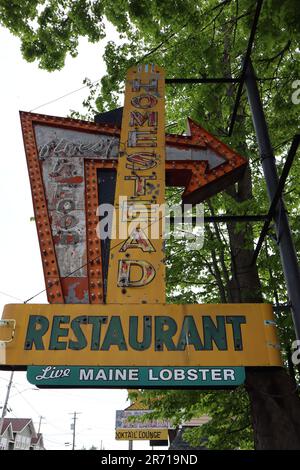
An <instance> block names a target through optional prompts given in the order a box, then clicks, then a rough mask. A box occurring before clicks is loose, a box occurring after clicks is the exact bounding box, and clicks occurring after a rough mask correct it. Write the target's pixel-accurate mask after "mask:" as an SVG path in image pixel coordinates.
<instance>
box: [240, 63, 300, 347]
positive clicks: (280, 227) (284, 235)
mask: <svg viewBox="0 0 300 470" xmlns="http://www.w3.org/2000/svg"><path fill="white" fill-rule="evenodd" d="M245 85H246V89H247V95H248V101H249V104H250V108H251V113H252V120H253V125H254V128H255V133H256V139H257V143H258V147H259V152H260V157H261V162H262V167H263V172H264V176H265V180H266V184H267V190H268V196H269V200H270V202H272V200H273V198H274V196H275V193H276V190H277V187H278V181H279V179H278V174H277V169H276V164H275V157H274V153H273V148H272V144H271V141H270V137H269V131H268V126H267V122H266V118H265V115H264V111H263V106H262V102H261V99H260V95H259V91H258V87H257V82H256V77H255V73H254V69H253V66H252V63H251V60H249V62H248V67H247V72H246V76H245ZM274 222H275V227H276V235H277V243H278V247H279V252H280V257H281V264H282V267H283V273H284V277H285V282H286V285H287V290H288V296H289V301H290V303H291V311H292V315H293V321H294V326H295V332H296V337H297V339H300V270H299V265H298V260H297V254H296V250H295V247H294V243H293V239H292V235H291V230H290V227H289V221H288V217H287V214H286V210H285V207H284V204H283V201H282V198H281V197H280V199H279V201H278V204H277V207H276V210H275V213H274Z"/></svg>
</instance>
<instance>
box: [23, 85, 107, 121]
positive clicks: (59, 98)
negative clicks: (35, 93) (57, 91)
mask: <svg viewBox="0 0 300 470" xmlns="http://www.w3.org/2000/svg"><path fill="white" fill-rule="evenodd" d="M100 80H101V78H98V80H95V81H93V82H91V83H89V84H88V85H84V86H82V87H80V88H77V89H76V90H73V91H70V92H69V93H66V94H65V95H62V96H59V97H58V98H54V99H53V100H51V101H47V102H46V103H43V104H40V105H39V106H37V107H36V108H33V109H30V111H29V112H30V113H32V112H33V111H36V110H37V109H40V108H43V107H44V106H47V105H48V104H52V103H56V101H59V100H62V99H63V98H66V97H67V96H70V95H73V94H74V93H77V92H78V91H80V90H84V88H88V87H89V86H90V85H94V84H95V83H97V82H99V81H100Z"/></svg>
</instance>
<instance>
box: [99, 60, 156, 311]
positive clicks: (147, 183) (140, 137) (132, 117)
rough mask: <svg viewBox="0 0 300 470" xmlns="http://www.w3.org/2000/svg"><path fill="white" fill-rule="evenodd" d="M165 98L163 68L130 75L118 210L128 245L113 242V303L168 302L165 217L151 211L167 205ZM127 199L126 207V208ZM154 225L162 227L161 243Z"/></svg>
mask: <svg viewBox="0 0 300 470" xmlns="http://www.w3.org/2000/svg"><path fill="white" fill-rule="evenodd" d="M164 95H165V93H164V72H163V70H162V69H160V68H158V67H157V66H154V65H151V66H149V68H146V67H142V66H138V67H133V68H132V69H130V70H129V71H128V73H127V77H126V90H125V105H124V111H123V119H122V130H121V138H120V156H119V162H118V173H117V183H116V192H115V204H114V205H115V208H116V209H117V210H116V214H115V224H116V226H117V231H118V230H119V222H118V221H119V219H120V214H119V212H120V211H122V220H123V221H124V222H125V223H127V227H129V230H128V238H127V239H126V240H123V239H122V238H119V237H118V238H117V239H116V240H113V241H112V242H111V248H110V263H109V272H108V290H107V303H124V302H125V303H140V302H147V303H162V302H164V301H165V289H164V285H165V280H164V278H165V266H164V261H163V258H164V251H163V233H162V221H161V219H162V218H163V216H164V214H163V213H162V214H161V215H160V217H159V211H158V210H156V211H155V212H154V213H153V210H152V211H151V209H152V208H153V207H154V206H155V208H156V209H158V208H160V207H162V205H163V204H164V202H165V122H164ZM124 196H126V197H127V201H126V208H125V206H124V205H122V203H120V200H121V198H124ZM127 206H129V207H130V208H131V211H128V210H127ZM133 208H134V210H132V209H133ZM124 209H125V210H124ZM150 211H151V214H150ZM141 213H142V214H143V216H142V217H141V216H140V214H141ZM130 214H131V215H130ZM153 224H157V225H160V227H159V228H158V229H157V231H158V232H159V237H158V238H156V239H153V237H151V234H152V233H153V230H152V229H153ZM149 226H151V229H150V230H149Z"/></svg>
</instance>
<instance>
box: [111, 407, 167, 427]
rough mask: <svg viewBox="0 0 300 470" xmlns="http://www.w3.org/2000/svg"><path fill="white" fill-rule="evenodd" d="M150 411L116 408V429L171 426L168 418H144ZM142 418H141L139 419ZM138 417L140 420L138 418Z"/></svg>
mask: <svg viewBox="0 0 300 470" xmlns="http://www.w3.org/2000/svg"><path fill="white" fill-rule="evenodd" d="M149 413H152V411H151V410H117V411H116V429H118V428H123V429H145V428H147V429H150V428H151V429H155V428H156V429H163V428H166V429H170V428H171V427H173V426H172V424H171V422H170V421H169V420H162V419H151V420H144V418H145V416H147V415H149ZM141 418H143V420H142V419H141ZM138 419H140V421H139V420H138Z"/></svg>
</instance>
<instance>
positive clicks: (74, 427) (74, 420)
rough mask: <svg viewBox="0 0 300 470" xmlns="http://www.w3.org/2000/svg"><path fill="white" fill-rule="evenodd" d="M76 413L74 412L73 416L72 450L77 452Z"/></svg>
mask: <svg viewBox="0 0 300 470" xmlns="http://www.w3.org/2000/svg"><path fill="white" fill-rule="evenodd" d="M76 419H77V418H76V411H74V415H73V445H72V450H75V432H76V431H75V429H76Z"/></svg>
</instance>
